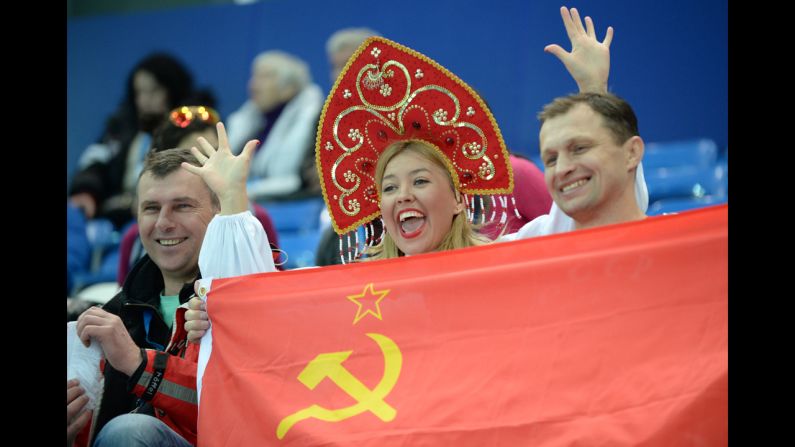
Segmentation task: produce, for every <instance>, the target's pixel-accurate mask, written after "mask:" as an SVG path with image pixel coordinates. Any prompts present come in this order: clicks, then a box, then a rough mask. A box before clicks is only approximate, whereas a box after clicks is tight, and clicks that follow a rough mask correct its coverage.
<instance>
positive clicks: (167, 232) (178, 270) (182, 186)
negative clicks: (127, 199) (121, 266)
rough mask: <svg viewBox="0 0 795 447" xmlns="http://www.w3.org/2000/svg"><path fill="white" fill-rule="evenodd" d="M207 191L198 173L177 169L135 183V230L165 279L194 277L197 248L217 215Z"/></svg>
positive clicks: (182, 279) (197, 261) (197, 257)
mask: <svg viewBox="0 0 795 447" xmlns="http://www.w3.org/2000/svg"><path fill="white" fill-rule="evenodd" d="M216 212H217V210H216V209H214V208H213V206H212V201H211V199H210V191H209V189H207V186H206V185H205V184H204V181H203V180H202V179H201V178H200V177H199V176H197V175H194V174H191V173H190V172H188V171H186V170H184V169H181V168H180V169H178V170H176V171H174V172H172V173H171V174H169V175H167V176H166V177H165V178H160V179H158V178H155V177H153V176H152V174H151V172H147V173H145V174H144V175H143V176H141V180H140V181H139V183H138V229H139V232H140V234H141V242H142V243H143V246H144V248H145V249H146V252H147V253H148V254H149V257H151V258H152V261H154V263H155V264H156V265H157V266H158V267H160V271H161V272H162V273H163V276H164V278H172V279H175V280H179V281H181V282H188V281H191V280H192V279H193V278H195V276H196V273H197V272H198V265H199V249H200V248H201V245H202V241H203V240H204V233H205V231H206V230H207V225H208V224H209V223H210V220H211V219H212V218H213V216H214V215H215V214H216Z"/></svg>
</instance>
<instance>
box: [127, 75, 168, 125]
mask: <svg viewBox="0 0 795 447" xmlns="http://www.w3.org/2000/svg"><path fill="white" fill-rule="evenodd" d="M133 90H135V106H136V107H137V108H138V116H142V115H145V114H158V115H165V114H166V113H167V112H168V92H167V91H166V88H165V87H163V86H162V85H160V84H159V83H158V82H157V79H155V77H154V76H152V74H151V73H149V72H148V71H144V70H138V71H137V72H136V73H135V76H134V77H133Z"/></svg>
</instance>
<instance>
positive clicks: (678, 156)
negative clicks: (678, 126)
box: [643, 138, 718, 172]
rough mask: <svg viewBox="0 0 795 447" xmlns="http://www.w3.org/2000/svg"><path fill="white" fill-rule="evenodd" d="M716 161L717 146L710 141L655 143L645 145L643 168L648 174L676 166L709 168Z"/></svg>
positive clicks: (703, 139)
mask: <svg viewBox="0 0 795 447" xmlns="http://www.w3.org/2000/svg"><path fill="white" fill-rule="evenodd" d="M717 159H718V145H717V144H715V142H714V141H712V140H710V139H706V138H702V139H698V140H687V141H672V142H665V143H661V142H656V143H648V144H647V145H646V150H645V151H644V154H643V168H644V170H645V171H649V172H651V171H654V170H655V169H658V168H671V167H676V166H694V167H697V168H709V167H711V166H713V165H714V164H715V161H716V160H717Z"/></svg>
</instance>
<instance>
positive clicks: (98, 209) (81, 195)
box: [69, 53, 215, 228]
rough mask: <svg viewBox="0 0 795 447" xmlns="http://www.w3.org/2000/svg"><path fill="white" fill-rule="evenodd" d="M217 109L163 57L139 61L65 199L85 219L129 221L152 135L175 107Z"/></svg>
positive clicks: (184, 72) (188, 77) (172, 61)
mask: <svg viewBox="0 0 795 447" xmlns="http://www.w3.org/2000/svg"><path fill="white" fill-rule="evenodd" d="M184 104H188V105H193V104H202V105H208V106H215V101H214V98H213V97H212V94H211V93H209V92H204V93H200V92H196V91H195V90H194V85H193V76H192V75H191V73H190V72H189V71H188V69H187V68H186V67H185V66H184V64H183V63H182V62H180V61H179V60H178V59H176V58H175V57H174V56H172V55H169V54H166V53H153V54H150V55H149V56H147V57H145V58H144V59H142V60H141V61H139V62H138V63H137V64H136V65H135V67H134V68H133V69H132V70H131V71H130V74H129V75H128V77H127V82H126V90H125V95H124V99H123V100H122V102H121V104H120V105H119V107H118V109H117V110H116V112H115V113H114V114H113V115H112V116H111V117H110V118H108V120H107V123H106V125H105V130H104V131H103V134H102V137H101V138H100V140H99V142H98V143H96V144H92V145H90V146H88V148H86V150H85V151H84V152H83V154H82V156H81V157H80V160H79V162H78V169H79V171H78V172H77V173H76V174H75V177H74V179H73V181H72V185H71V187H70V188H69V201H70V202H71V203H72V204H73V205H75V206H77V207H79V208H81V209H82V210H83V212H84V214H85V215H86V217H87V218H89V219H92V218H95V217H103V218H107V219H110V220H111V221H112V222H113V224H114V226H116V227H117V228H120V227H122V226H123V225H125V224H126V223H127V222H129V221H130V220H131V219H132V211H131V206H132V196H133V194H132V193H133V191H134V188H135V183H136V180H137V178H138V173H139V172H140V170H141V166H142V162H143V158H144V156H145V155H146V152H147V151H148V150H149V148H150V146H151V134H152V132H153V130H154V129H155V128H157V127H158V126H159V125H161V124H162V123H163V121H164V120H165V119H166V116H167V113H168V112H169V111H170V110H171V109H172V108H174V107H176V106H178V105H184Z"/></svg>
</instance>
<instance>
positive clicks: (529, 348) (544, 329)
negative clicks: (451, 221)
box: [199, 205, 728, 447]
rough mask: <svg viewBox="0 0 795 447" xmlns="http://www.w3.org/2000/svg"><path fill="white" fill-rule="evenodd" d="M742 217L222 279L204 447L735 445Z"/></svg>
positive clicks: (651, 223)
mask: <svg viewBox="0 0 795 447" xmlns="http://www.w3.org/2000/svg"><path fill="white" fill-rule="evenodd" d="M727 209H728V208H727V206H725V205H724V206H718V207H713V208H707V209H703V210H698V211H693V212H687V213H682V214H679V215H673V216H662V217H654V218H649V219H646V220H645V221H642V222H634V223H627V224H621V225H614V226H608V227H601V228H596V229H592V230H584V231H577V232H572V233H567V234H561V235H554V236H550V237H544V238H536V239H529V240H524V241H518V242H511V243H499V244H493V245H489V246H485V247H477V248H470V249H463V250H455V251H447V252H442V253H432V254H427V255H421V256H413V257H410V258H401V259H393V260H388V261H379V262H370V263H361V264H355V265H344V266H335V267H324V268H321V269H309V270H302V271H288V272H280V273H277V274H272V273H271V274H260V275H250V276H245V277H238V278H230V279H226V280H217V281H214V283H213V285H212V292H211V293H210V297H211V299H210V300H209V301H208V312H209V314H210V316H211V318H212V321H213V348H212V353H211V355H210V359H209V362H208V364H207V369H206V371H205V374H204V377H203V388H202V397H201V406H200V409H199V444H200V445H203V446H255V445H256V446H260V445H274V446H281V445H284V446H313V445H318V446H320V445H323V446H331V445H335V446H336V445H340V446H349V445H354V446H357V447H362V446H407V445H411V446H416V445H431V446H442V445H444V446H447V445H455V446H486V445H488V446H517V445H533V446H539V445H544V446H547V445H575V444H576V445H610V446H613V445H646V446H672V445H676V446H683V445H694V446H695V445H725V444H727V442H728V435H727V431H728V423H727V401H728V396H727V395H728V387H727V374H728V373H727V365H728V354H727V339H728V335H727V324H728V322H727V295H728V285H727V283H728V270H727V253H728V248H727V245H728V243H727V233H728V230H727V228H728V224H727V214H728V212H727Z"/></svg>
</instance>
